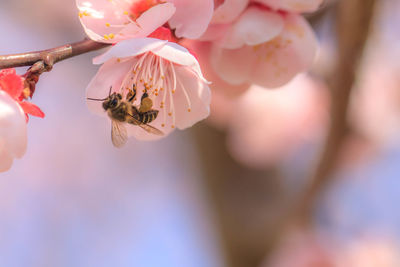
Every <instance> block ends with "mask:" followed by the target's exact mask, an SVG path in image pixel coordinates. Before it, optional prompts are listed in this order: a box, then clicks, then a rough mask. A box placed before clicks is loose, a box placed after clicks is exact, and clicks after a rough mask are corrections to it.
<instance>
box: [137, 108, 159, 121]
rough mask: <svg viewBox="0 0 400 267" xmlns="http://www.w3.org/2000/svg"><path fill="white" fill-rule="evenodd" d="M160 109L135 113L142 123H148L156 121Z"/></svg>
mask: <svg viewBox="0 0 400 267" xmlns="http://www.w3.org/2000/svg"><path fill="white" fill-rule="evenodd" d="M157 115H158V110H153V109H152V110H149V111H146V112H138V113H136V114H134V115H133V118H135V119H136V120H137V121H139V122H141V124H147V123H150V122H152V121H154V120H155V119H156V118H157Z"/></svg>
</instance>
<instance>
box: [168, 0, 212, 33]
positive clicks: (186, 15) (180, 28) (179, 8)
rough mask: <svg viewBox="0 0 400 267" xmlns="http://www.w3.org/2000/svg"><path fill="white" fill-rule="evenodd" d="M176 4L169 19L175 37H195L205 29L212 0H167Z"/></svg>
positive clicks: (209, 19) (209, 15) (210, 11)
mask: <svg viewBox="0 0 400 267" xmlns="http://www.w3.org/2000/svg"><path fill="white" fill-rule="evenodd" d="M169 2H172V3H174V4H175V6H176V13H175V14H174V15H173V17H172V18H171V19H170V20H169V25H170V26H171V28H173V29H176V31H175V35H176V36H177V37H185V38H189V39H195V38H198V37H200V36H201V35H202V34H203V33H204V32H205V31H206V29H207V27H208V24H209V23H210V21H211V18H212V15H213V11H214V0H190V1H187V0H169Z"/></svg>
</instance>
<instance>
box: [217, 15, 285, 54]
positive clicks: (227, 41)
mask: <svg viewBox="0 0 400 267" xmlns="http://www.w3.org/2000/svg"><path fill="white" fill-rule="evenodd" d="M283 27H284V22H283V19H282V16H281V15H279V14H278V13H276V12H272V11H269V10H265V9H261V8H259V7H250V8H248V9H247V10H246V11H245V12H244V13H243V14H242V15H241V16H240V17H239V19H238V21H237V22H235V23H234V24H233V25H232V27H231V28H230V29H229V30H228V32H227V33H226V35H225V37H224V38H223V39H222V40H220V41H219V42H218V44H219V45H220V46H221V47H223V48H229V49H236V48H240V47H242V46H243V45H245V44H246V45H258V44H261V43H264V42H267V41H269V40H271V39H273V38H275V37H276V36H277V35H278V34H279V33H280V32H281V31H282V29H283Z"/></svg>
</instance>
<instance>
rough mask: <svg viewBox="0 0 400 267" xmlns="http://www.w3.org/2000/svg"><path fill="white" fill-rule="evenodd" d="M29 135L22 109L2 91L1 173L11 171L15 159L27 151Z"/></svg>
mask: <svg viewBox="0 0 400 267" xmlns="http://www.w3.org/2000/svg"><path fill="white" fill-rule="evenodd" d="M26 144H27V134H26V122H25V115H24V111H23V110H22V108H21V107H20V106H19V105H18V104H17V102H15V101H14V99H12V98H11V97H10V96H9V95H8V94H7V93H6V92H4V91H2V90H0V172H4V171H7V170H8V169H10V167H11V165H12V162H13V159H14V158H21V157H22V156H23V155H24V154H25V151H26Z"/></svg>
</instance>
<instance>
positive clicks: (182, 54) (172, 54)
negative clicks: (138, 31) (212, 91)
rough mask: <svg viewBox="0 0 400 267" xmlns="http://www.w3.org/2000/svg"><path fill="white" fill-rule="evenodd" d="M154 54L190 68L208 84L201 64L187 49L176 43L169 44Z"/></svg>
mask: <svg viewBox="0 0 400 267" xmlns="http://www.w3.org/2000/svg"><path fill="white" fill-rule="evenodd" d="M152 52H153V53H154V54H155V55H157V56H160V57H162V58H164V59H166V60H168V61H171V62H173V63H176V64H179V65H183V66H188V67H190V68H191V69H192V70H193V71H194V72H195V73H196V74H197V75H198V76H199V78H200V79H202V80H203V81H205V82H206V79H205V78H204V77H203V74H202V72H201V68H200V65H199V62H198V61H197V59H196V58H195V57H194V56H193V55H192V54H191V53H190V52H189V51H188V50H187V49H186V48H185V47H183V46H181V45H178V44H176V43H172V42H168V43H166V44H165V45H163V46H161V47H159V48H157V49H154V50H153V51H152Z"/></svg>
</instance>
